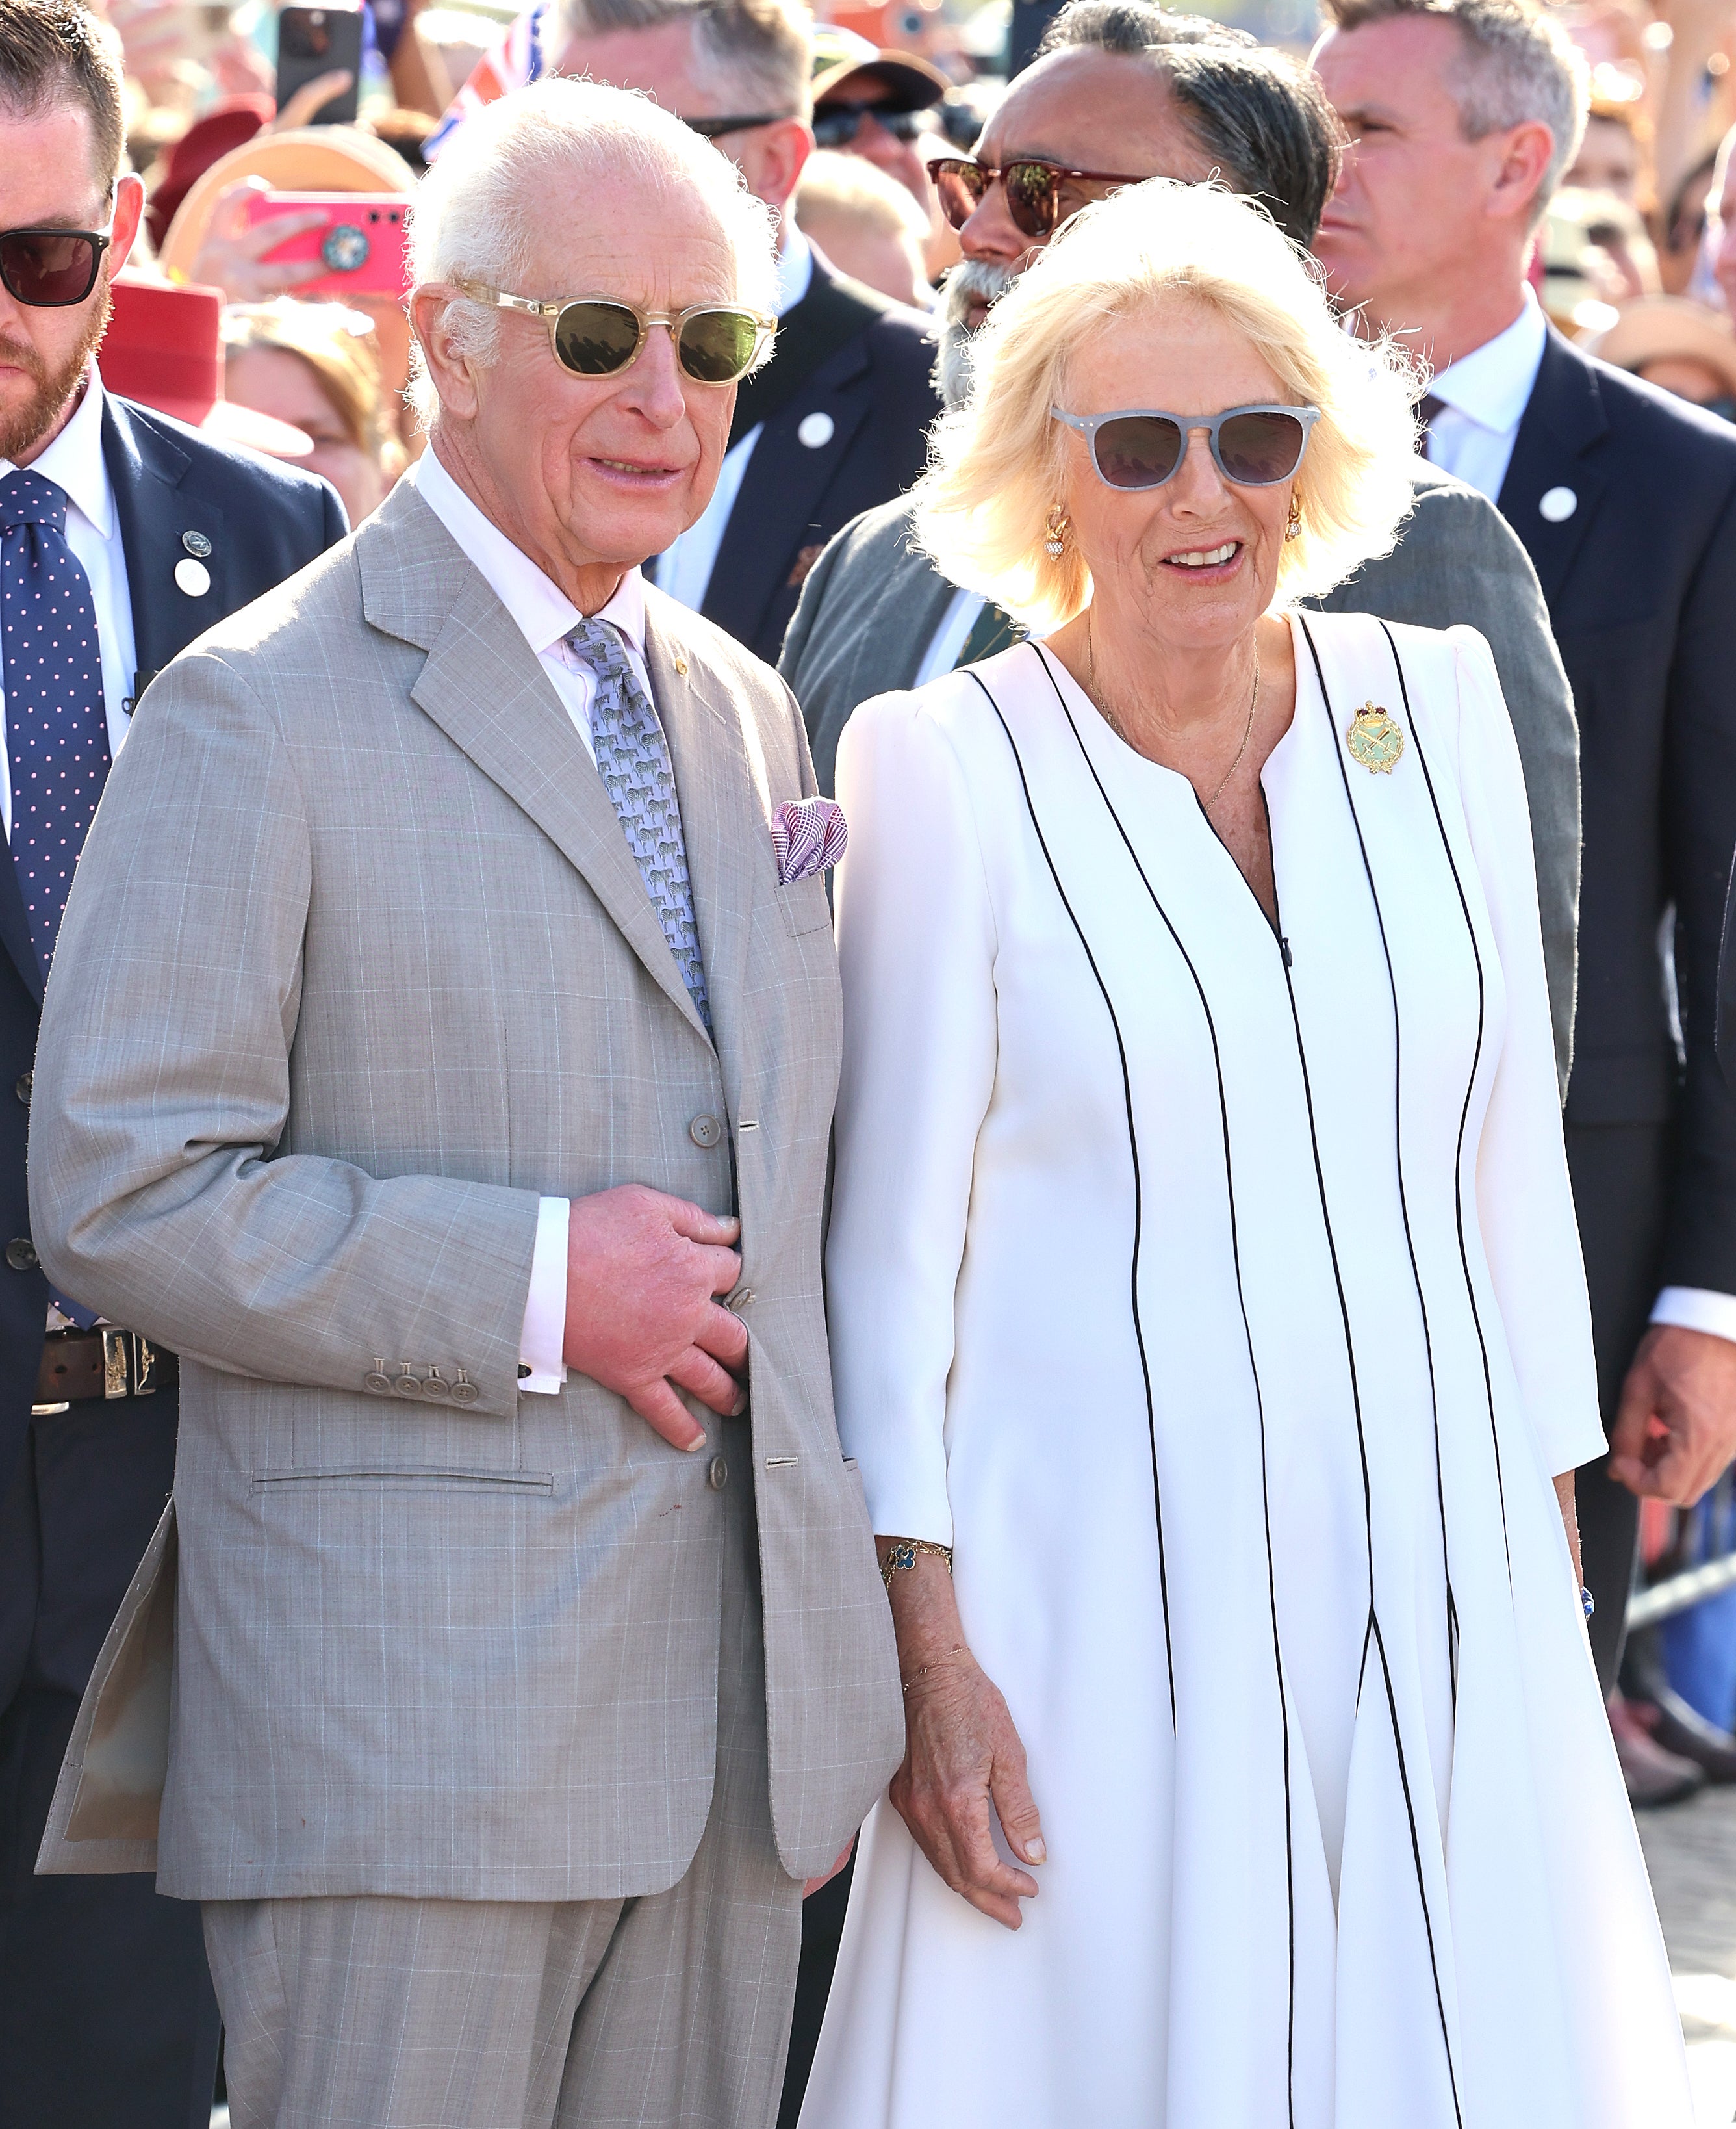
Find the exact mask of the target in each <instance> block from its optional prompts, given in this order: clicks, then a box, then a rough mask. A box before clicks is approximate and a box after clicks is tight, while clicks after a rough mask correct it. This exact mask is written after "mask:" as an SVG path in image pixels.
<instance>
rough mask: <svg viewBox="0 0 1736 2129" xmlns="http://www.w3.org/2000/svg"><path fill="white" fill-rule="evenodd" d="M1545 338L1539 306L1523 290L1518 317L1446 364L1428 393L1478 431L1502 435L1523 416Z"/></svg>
mask: <svg viewBox="0 0 1736 2129" xmlns="http://www.w3.org/2000/svg"><path fill="white" fill-rule="evenodd" d="M1548 337H1549V327H1548V321H1547V319H1545V317H1543V306H1542V305H1541V304H1540V303H1539V302H1538V300H1537V298H1536V297H1535V296H1534V294H1533V293H1532V292H1531V289H1530V288H1529V286H1528V287H1527V288H1526V289H1525V295H1524V302H1523V303H1522V304H1521V305H1520V312H1519V316H1518V317H1516V318H1515V320H1514V321H1513V322H1512V324H1511V325H1510V326H1508V327H1507V329H1506V331H1505V332H1498V333H1497V334H1496V336H1495V337H1494V339H1493V340H1487V341H1484V342H1483V344H1482V346H1481V347H1479V348H1473V349H1472V351H1471V353H1470V354H1469V355H1461V356H1460V357H1459V359H1458V361H1457V362H1449V363H1448V364H1447V367H1446V368H1445V369H1443V370H1442V371H1441V372H1440V373H1439V375H1438V376H1437V377H1436V378H1435V379H1434V381H1433V383H1431V384H1430V385H1429V390H1430V392H1432V393H1434V397H1435V398H1437V399H1439V401H1440V402H1441V403H1442V405H1443V406H1444V407H1452V408H1453V410H1454V411H1455V412H1458V413H1460V414H1463V415H1464V416H1465V417H1466V418H1467V420H1469V421H1472V422H1476V423H1477V426H1478V427H1479V428H1481V429H1488V430H1490V431H1492V432H1493V433H1494V434H1495V435H1496V436H1506V435H1508V434H1509V433H1510V431H1513V430H1515V429H1516V428H1517V427H1518V426H1519V424H1520V418H1521V417H1522V416H1523V415H1524V411H1525V406H1526V402H1528V401H1529V398H1530V397H1531V391H1532V388H1533V386H1534V384H1535V383H1537V373H1538V371H1539V369H1541V368H1542V367H1543V349H1544V347H1545V346H1546V345H1548Z"/></svg>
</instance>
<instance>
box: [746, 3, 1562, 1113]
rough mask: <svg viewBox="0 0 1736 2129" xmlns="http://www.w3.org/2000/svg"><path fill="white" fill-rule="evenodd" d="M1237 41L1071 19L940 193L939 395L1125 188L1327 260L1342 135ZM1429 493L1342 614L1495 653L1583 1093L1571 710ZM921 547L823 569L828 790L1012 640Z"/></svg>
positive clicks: (868, 542) (793, 648)
mask: <svg viewBox="0 0 1736 2129" xmlns="http://www.w3.org/2000/svg"><path fill="white" fill-rule="evenodd" d="M1239 39H1240V33H1239V32H1237V31H1226V30H1225V29H1224V28H1222V27H1221V26H1220V25H1218V24H1216V23H1214V22H1209V21H1204V20H1202V19H1201V18H1198V17H1188V16H1182V15H1172V14H1169V13H1167V12H1165V11H1164V10H1163V8H1161V7H1157V6H1155V5H1154V4H1153V0H1073V5H1072V6H1071V7H1067V8H1064V9H1063V11H1062V12H1061V13H1060V14H1059V15H1058V17H1056V19H1055V21H1054V22H1053V24H1052V25H1051V26H1050V28H1049V33H1048V35H1047V36H1046V37H1045V39H1044V45H1043V56H1041V57H1040V58H1039V60H1038V61H1037V63H1036V64H1034V66H1033V67H1031V68H1030V70H1029V71H1028V72H1027V73H1025V74H1021V75H1020V78H1019V79H1018V80H1017V81H1016V82H1015V83H1014V84H1013V87H1012V89H1011V92H1010V93H1009V94H1008V95H1007V97H1006V99H1005V101H1004V102H1001V104H1000V105H999V106H998V107H997V108H996V112H995V114H994V116H993V117H992V119H991V120H990V121H989V124H988V126H987V130H986V131H985V132H984V134H983V136H982V140H981V141H980V142H979V143H978V144H977V154H976V159H975V168H974V169H973V168H972V166H971V165H970V164H968V163H967V164H962V165H961V164H954V165H952V166H951V171H952V172H953V173H956V174H943V175H942V177H941V180H940V192H941V198H942V201H943V203H944V204H945V205H946V206H947V207H949V211H950V212H951V214H952V216H953V217H954V221H955V222H958V223H960V224H961V225H962V226H960V231H959V241H960V242H961V243H962V245H963V250H964V260H963V264H962V265H960V266H959V267H958V268H956V269H954V273H953V274H952V276H951V277H950V279H949V281H948V283H947V293H946V317H945V320H944V337H943V345H942V350H941V358H940V383H941V387H942V389H943V392H944V393H945V394H946V396H947V397H948V398H949V400H951V401H953V402H957V400H958V398H961V397H962V396H963V393H964V392H965V391H966V390H967V389H968V376H969V355H968V349H969V340H970V335H971V333H972V331H973V330H974V329H975V327H976V326H978V325H980V324H981V322H982V319H983V317H985V316H986V315H987V307H988V305H989V304H990V303H991V302H992V301H993V299H994V298H995V297H996V296H997V295H998V294H999V293H1001V290H1002V289H1004V288H1006V286H1007V285H1008V283H1010V282H1011V280H1012V279H1013V278H1014V276H1015V274H1017V273H1018V272H1020V270H1021V269H1022V268H1023V267H1024V265H1025V264H1026V263H1027V262H1028V261H1029V260H1030V259H1031V258H1032V257H1033V256H1034V255H1035V253H1036V252H1037V251H1038V250H1040V249H1041V247H1042V245H1044V243H1045V242H1046V241H1048V237H1049V234H1050V233H1051V231H1053V227H1054V226H1057V225H1058V222H1059V221H1061V220H1062V219H1063V218H1064V217H1066V216H1067V215H1068V214H1069V213H1071V212H1073V211H1074V210H1076V209H1077V207H1080V206H1082V205H1083V204H1084V202H1086V201H1087V199H1092V198H1101V196H1102V195H1103V194H1104V193H1106V192H1108V191H1111V190H1112V189H1113V188H1114V185H1115V182H1116V181H1117V179H1120V180H1123V181H1125V180H1128V179H1135V178H1150V177H1165V178H1177V179H1182V181H1183V182H1185V183H1196V182H1199V181H1201V180H1203V179H1207V178H1210V177H1212V176H1214V175H1216V176H1218V177H1220V178H1221V179H1223V181H1224V182H1225V183H1228V184H1229V185H1232V186H1234V188H1236V189H1237V190H1239V191H1242V192H1246V193H1252V194H1253V195H1255V196H1256V197H1258V198H1261V199H1262V200H1263V201H1264V202H1265V204H1266V205H1267V206H1268V207H1269V208H1270V210H1271V212H1272V217H1273V218H1274V220H1276V221H1277V223H1278V225H1279V226H1280V227H1281V228H1282V229H1283V230H1284V231H1286V232H1287V234H1288V235H1289V236H1291V237H1293V238H1294V239H1295V240H1296V242H1297V243H1299V244H1303V245H1306V244H1309V243H1310V242H1311V241H1312V240H1313V237H1314V235H1315V230H1316V228H1317V227H1318V226H1319V222H1320V214H1321V212H1322V210H1323V209H1324V207H1325V203H1326V201H1327V199H1328V198H1329V195H1330V193H1331V191H1332V188H1333V183H1334V174H1335V169H1336V147H1335V141H1336V131H1335V121H1334V118H1333V116H1332V112H1331V111H1330V108H1329V107H1328V105H1327V104H1326V102H1325V98H1324V97H1323V95H1322V93H1321V92H1320V86H1319V83H1317V82H1315V80H1314V79H1313V77H1312V76H1311V75H1310V74H1307V73H1306V70H1305V69H1302V68H1301V67H1299V66H1297V65H1296V64H1294V63H1293V62H1291V60H1287V59H1286V58H1285V57H1284V56H1283V55H1281V54H1278V53H1275V52H1270V51H1265V50H1261V49H1259V48H1258V46H1256V45H1253V41H1252V40H1251V39H1248V40H1239ZM940 167H941V169H942V170H943V172H945V171H946V169H947V166H944V165H943V166H940ZM1045 172H1046V173H1047V178H1046V180H1045V178H1044V173H1045ZM1009 175H1010V177H1011V188H1009V183H1008V176H1009ZM1415 484H1416V501H1417V507H1416V509H1415V512H1414V514H1413V515H1412V516H1411V517H1410V520H1409V521H1408V522H1407V523H1406V525H1405V528H1404V531H1403V533H1402V535H1401V539H1400V541H1399V545H1398V546H1397V548H1396V550H1395V551H1394V553H1393V554H1391V555H1389V556H1386V557H1385V558H1384V559H1382V560H1379V561H1376V562H1372V563H1370V564H1368V565H1367V567H1366V568H1365V569H1363V570H1361V571H1360V572H1359V573H1358V574H1357V575H1356V576H1355V577H1353V578H1352V579H1350V581H1349V582H1348V583H1346V584H1344V585H1341V586H1340V587H1339V589H1338V590H1337V591H1335V592H1334V593H1333V594H1332V595H1331V596H1330V598H1328V599H1327V600H1326V602H1325V603H1326V604H1327V605H1328V606H1329V607H1333V608H1334V609H1338V610H1341V611H1351V612H1371V613H1377V614H1382V615H1384V616H1385V617H1386V618H1388V619H1389V620H1392V621H1406V622H1420V623H1421V624H1423V625H1424V626H1429V627H1434V628H1444V627H1446V626H1448V625H1449V624H1451V623H1452V622H1471V623H1472V625H1473V626H1476V627H1477V628H1479V629H1481V630H1482V632H1483V634H1484V635H1485V636H1486V637H1487V638H1488V639H1489V643H1490V647H1491V650H1493V651H1494V654H1495V662H1496V666H1497V668H1498V669H1499V670H1500V673H1501V683H1502V688H1503V692H1504V693H1505V696H1506V698H1507V702H1508V705H1509V707H1510V711H1511V713H1512V717H1513V726H1514V731H1515V735H1516V736H1517V738H1518V741H1519V746H1520V755H1521V756H1522V758H1523V760H1524V770H1525V782H1526V788H1527V790H1528V792H1529V797H1530V801H1531V820H1532V831H1533V836H1534V842H1535V845H1536V852H1537V864H1538V888H1539V898H1540V900H1541V903H1542V909H1543V944H1544V949H1545V953H1546V956H1547V959H1548V974H1549V992H1550V1003H1551V1007H1552V1010H1553V1017H1554V1021H1555V1032H1556V1048H1557V1053H1558V1063H1559V1065H1560V1068H1561V1074H1562V1084H1563V1085H1565V1084H1566V1081H1567V1062H1568V1057H1569V1051H1570V1045H1571V1041H1572V1026H1573V984H1574V929H1575V916H1576V912H1577V905H1578V896H1579V739H1578V731H1577V726H1576V724H1575V722H1574V716H1573V701H1572V693H1571V691H1570V690H1569V688H1568V686H1567V675H1566V674H1565V673H1564V672H1563V671H1562V664H1561V660H1560V658H1559V657H1558V655H1557V653H1556V650H1555V644H1554V640H1553V636H1552V635H1551V633H1550V630H1549V623H1548V613H1547V612H1546V610H1545V608H1544V605H1543V593H1542V591H1541V589H1540V588H1539V584H1538V581H1537V575H1536V572H1535V571H1534V569H1532V567H1531V564H1530V561H1529V558H1528V557H1527V555H1526V554H1525V551H1524V548H1523V547H1522V546H1521V545H1520V543H1519V541H1518V540H1517V539H1516V538H1515V536H1514V535H1513V534H1512V532H1511V531H1510V530H1509V529H1508V527H1507V526H1506V524H1505V522H1504V521H1503V520H1502V518H1501V513H1500V512H1499V511H1497V510H1496V508H1495V507H1494V506H1493V505H1492V504H1491V503H1489V502H1486V501H1485V500H1484V499H1483V498H1482V496H1480V495H1478V494H1477V493H1475V491H1474V490H1472V489H1471V488H1466V487H1465V486H1463V484H1462V483H1459V482H1458V481H1454V480H1451V479H1447V478H1446V477H1445V476H1443V475H1442V474H1438V473H1435V472H1434V471H1433V470H1432V469H1429V467H1428V466H1427V465H1426V464H1424V462H1423V461H1422V460H1418V462H1417V468H1416V474H1415ZM910 533H911V525H910V518H909V512H908V509H907V507H906V506H905V505H904V504H901V503H897V502H892V503H887V504H886V505H884V506H883V507H881V508H880V509H878V510H874V511H870V512H867V513H866V514H865V515H864V516H863V517H858V519H857V520H856V521H855V522H854V523H853V524H851V525H848V526H845V527H844V530H843V531H841V532H840V533H839V535H838V536H837V537H836V539H835V540H834V541H832V542H831V543H830V545H829V546H828V547H827V548H826V549H825V551H824V552H823V553H822V554H821V555H820V559H819V560H818V562H817V563H816V564H815V567H814V569H813V571H812V572H811V574H810V576H809V577H808V579H807V582H806V585H805V586H804V587H803V589H802V595H801V602H800V603H799V605H798V606H797V611H796V614H795V617H794V618H793V620H792V622H791V624H790V627H789V631H788V633H787V636H786V637H785V640H784V645H783V652H782V657H781V659H780V660H779V670H780V671H781V672H782V674H783V676H784V678H785V679H787V680H788V682H789V683H790V685H791V686H792V688H794V689H795V691H796V694H797V699H798V700H799V701H800V702H801V706H802V710H803V712H804V714H805V715H806V718H807V724H808V731H809V735H810V737H811V740H812V742H813V747H814V760H815V766H816V769H817V771H818V773H819V776H820V787H821V788H822V789H824V790H830V788H831V780H832V763H833V760H834V759H835V755H836V753H837V748H838V738H839V733H840V732H841V731H843V729H844V723H845V721H846V720H847V719H848V718H849V716H850V714H851V712H853V711H854V709H855V707H856V706H857V704H858V703H861V702H863V701H864V700H865V699H866V698H868V696H870V695H875V694H878V693H881V692H882V690H884V689H887V688H911V687H916V686H920V684H921V683H923V682H925V681H927V680H930V679H935V677H936V675H937V674H940V673H943V672H947V671H949V670H950V669H952V668H953V667H954V665H957V664H968V663H969V662H970V661H971V660H973V659H976V658H978V657H983V656H987V655H988V654H989V653H990V652H991V651H993V650H1000V649H1001V648H1003V647H1004V646H1005V645H1006V643H1007V642H1008V641H1011V625H1010V624H1009V623H1007V622H1006V621H1005V620H1004V618H1003V617H1001V616H1000V615H998V614H997V613H996V612H994V611H993V610H992V609H989V610H987V611H985V610H984V607H983V604H982V601H981V599H979V598H977V597H976V596H975V595H974V594H973V593H968V592H963V591H959V590H958V589H957V588H956V587H954V585H952V584H949V583H948V582H947V581H946V579H944V577H942V576H940V575H939V574H938V572H936V571H935V569H933V568H932V567H931V565H930V564H929V562H928V561H927V560H926V559H925V557H924V556H923V555H920V554H916V553H914V552H913V551H912V550H911V544H910Z"/></svg>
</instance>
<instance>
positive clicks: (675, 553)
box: [652, 219, 814, 613]
mask: <svg viewBox="0 0 1736 2129" xmlns="http://www.w3.org/2000/svg"><path fill="white" fill-rule="evenodd" d="M813 279H814V255H813V253H812V252H811V250H809V249H808V241H807V239H806V237H805V236H803V235H802V233H801V231H800V230H799V229H797V226H796V224H795V221H794V220H793V219H792V220H791V221H789V222H788V223H787V225H786V227H785V231H784V239H783V243H782V248H781V249H780V250H779V251H778V293H777V298H776V302H777V309H778V317H784V316H785V314H786V313H787V312H790V311H793V310H794V309H795V307H796V306H797V304H798V303H799V302H801V299H802V298H803V297H804V296H805V295H806V293H807V292H808V289H809V288H810V286H811V284H812V282H813ZM764 426H765V424H764V422H756V423H755V424H754V426H753V427H752V428H751V429H749V431H748V432H747V434H746V436H744V437H743V438H742V439H741V441H740V442H739V443H737V444H735V445H731V446H730V450H728V451H726V452H725V455H724V461H723V464H721V466H720V467H719V468H718V470H717V485H716V488H713V490H712V491H711V501H710V502H708V503H707V504H706V507H705V510H704V512H702V515H701V516H700V517H699V518H698V519H697V521H696V522H694V523H693V524H692V525H690V526H688V527H687V531H685V532H683V533H682V534H681V535H680V536H678V538H677V539H676V540H674V541H673V542H672V543H671V544H670V545H669V547H668V550H666V551H665V552H664V553H663V554H661V555H659V556H658V558H657V560H656V561H655V562H654V564H652V575H653V579H654V581H655V583H656V585H657V588H658V589H659V591H662V592H667V593H668V594H669V597H670V598H673V599H679V600H680V601H681V603H682V604H683V606H686V607H692V609H693V611H694V612H695V613H697V612H699V610H700V609H701V607H703V606H704V604H705V603H706V593H707V592H708V591H709V590H710V589H711V572H712V570H713V569H716V566H717V555H718V550H719V549H720V548H721V546H722V545H723V534H724V527H725V526H726V525H727V524H728V523H729V522H730V512H731V511H732V510H733V509H734V508H735V498H736V497H737V496H738V495H740V493H741V483H742V480H743V479H744V476H745V474H746V473H747V469H748V460H749V459H750V458H752V457H753V455H754V445H755V444H757V443H758V442H759V436H760V431H762V430H763V428H764Z"/></svg>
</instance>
